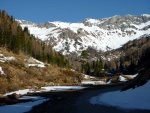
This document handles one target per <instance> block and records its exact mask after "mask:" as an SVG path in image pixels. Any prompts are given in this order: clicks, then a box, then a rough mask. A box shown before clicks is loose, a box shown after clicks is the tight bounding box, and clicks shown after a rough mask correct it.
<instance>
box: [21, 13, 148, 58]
mask: <svg viewBox="0 0 150 113" xmlns="http://www.w3.org/2000/svg"><path fill="white" fill-rule="evenodd" d="M19 23H20V25H21V26H22V27H23V28H24V27H28V29H29V31H30V33H31V34H33V35H35V36H36V37H37V38H39V39H41V40H42V41H45V42H47V43H48V44H50V45H51V46H52V47H53V48H54V49H55V50H56V51H60V52H61V53H62V54H64V55H65V54H72V53H77V54H81V52H82V51H83V50H86V49H87V48H89V47H90V48H94V49H96V50H97V51H99V50H101V51H107V48H108V47H109V48H110V49H116V48H119V47H121V46H122V45H123V44H125V43H126V42H128V41H129V40H134V39H137V38H139V37H140V36H142V35H144V34H150V29H149V28H150V27H149V26H150V16H149V15H148V14H143V15H140V16H133V15H129V14H128V15H125V16H119V15H115V16H113V17H109V18H103V19H91V18H87V19H85V20H84V21H83V22H82V23H67V22H60V21H55V22H46V23H43V24H38V25H36V24H34V23H32V22H26V21H21V22H19ZM29 25H30V26H29ZM110 49H109V50H110Z"/></svg>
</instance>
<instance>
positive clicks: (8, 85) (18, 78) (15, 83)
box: [0, 48, 81, 94]
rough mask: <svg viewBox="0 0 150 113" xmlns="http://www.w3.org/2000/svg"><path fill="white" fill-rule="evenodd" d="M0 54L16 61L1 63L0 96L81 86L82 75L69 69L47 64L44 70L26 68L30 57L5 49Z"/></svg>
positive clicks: (1, 49)
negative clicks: (53, 87) (59, 87)
mask: <svg viewBox="0 0 150 113" xmlns="http://www.w3.org/2000/svg"><path fill="white" fill-rule="evenodd" d="M0 53H1V54H4V56H6V57H10V56H13V57H15V58H16V60H13V61H7V62H0V66H1V67H2V69H3V71H4V73H5V74H6V75H0V94H3V93H6V92H10V91H15V90H18V89H25V88H33V87H41V86H47V85H50V84H52V83H53V84H54V85H79V84H80V77H81V74H80V73H77V72H75V71H71V70H69V69H61V68H58V67H57V66H52V65H50V64H47V65H46V67H44V68H38V67H25V63H26V62H25V59H28V58H29V57H27V56H25V55H23V54H14V53H12V52H11V51H8V50H6V49H4V48H0Z"/></svg>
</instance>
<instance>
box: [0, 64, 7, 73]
mask: <svg viewBox="0 0 150 113" xmlns="http://www.w3.org/2000/svg"><path fill="white" fill-rule="evenodd" d="M0 74H1V75H6V74H5V73H4V71H3V69H2V67H1V66H0Z"/></svg>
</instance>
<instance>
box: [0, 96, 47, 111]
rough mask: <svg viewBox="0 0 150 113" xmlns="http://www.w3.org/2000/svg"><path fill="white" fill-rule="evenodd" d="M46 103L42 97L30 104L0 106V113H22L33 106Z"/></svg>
mask: <svg viewBox="0 0 150 113" xmlns="http://www.w3.org/2000/svg"><path fill="white" fill-rule="evenodd" d="M45 101H47V99H44V98H42V97H38V98H36V99H34V101H32V102H25V103H18V104H14V105H5V106H0V113H24V112H28V111H30V110H31V109H32V107H33V106H36V105H39V104H41V103H43V102H45Z"/></svg>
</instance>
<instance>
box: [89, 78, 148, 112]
mask: <svg viewBox="0 0 150 113" xmlns="http://www.w3.org/2000/svg"><path fill="white" fill-rule="evenodd" d="M149 89H150V80H149V81H148V82H147V83H146V84H145V85H143V86H140V87H137V88H135V89H129V90H126V91H123V92H121V91H113V92H108V93H104V94H100V95H98V96H95V97H93V98H91V99H90V103H91V104H93V105H95V104H99V105H102V104H104V105H108V106H114V107H119V108H123V109H142V110H150V96H149V95H150V90H149Z"/></svg>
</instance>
